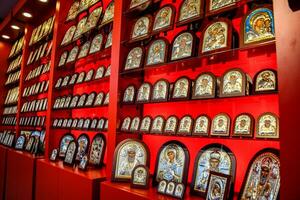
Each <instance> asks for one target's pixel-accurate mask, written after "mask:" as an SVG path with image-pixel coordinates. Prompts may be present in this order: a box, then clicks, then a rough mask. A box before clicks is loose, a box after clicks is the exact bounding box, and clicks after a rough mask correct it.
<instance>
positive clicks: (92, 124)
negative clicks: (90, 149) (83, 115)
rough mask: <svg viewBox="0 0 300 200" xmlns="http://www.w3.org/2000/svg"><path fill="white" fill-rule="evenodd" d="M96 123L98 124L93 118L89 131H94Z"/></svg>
mask: <svg viewBox="0 0 300 200" xmlns="http://www.w3.org/2000/svg"><path fill="white" fill-rule="evenodd" d="M97 123H98V119H97V118H95V119H93V121H92V122H91V127H90V128H91V129H92V130H93V129H96V127H97Z"/></svg>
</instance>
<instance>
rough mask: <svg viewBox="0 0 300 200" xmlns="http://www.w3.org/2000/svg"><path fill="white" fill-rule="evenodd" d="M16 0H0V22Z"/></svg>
mask: <svg viewBox="0 0 300 200" xmlns="http://www.w3.org/2000/svg"><path fill="white" fill-rule="evenodd" d="M17 1H18V0H0V22H2V20H3V18H5V16H6V15H7V14H8V13H9V11H10V10H11V8H12V7H13V5H15V3H16V2H17Z"/></svg>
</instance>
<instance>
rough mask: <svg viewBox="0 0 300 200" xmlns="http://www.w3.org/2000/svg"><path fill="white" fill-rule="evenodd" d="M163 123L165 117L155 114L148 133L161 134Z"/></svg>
mask: <svg viewBox="0 0 300 200" xmlns="http://www.w3.org/2000/svg"><path fill="white" fill-rule="evenodd" d="M164 125H165V119H164V117H163V116H157V117H155V118H154V119H153V122H152V126H151V130H150V133H157V134H162V133H163V128H164Z"/></svg>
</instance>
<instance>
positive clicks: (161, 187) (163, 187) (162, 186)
mask: <svg viewBox="0 0 300 200" xmlns="http://www.w3.org/2000/svg"><path fill="white" fill-rule="evenodd" d="M166 188H167V181H165V180H161V181H160V182H159V184H158V187H157V192H158V193H161V194H165V193H166Z"/></svg>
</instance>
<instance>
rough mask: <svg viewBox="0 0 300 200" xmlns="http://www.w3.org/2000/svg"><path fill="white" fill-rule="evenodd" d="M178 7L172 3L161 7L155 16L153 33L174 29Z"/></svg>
mask: <svg viewBox="0 0 300 200" xmlns="http://www.w3.org/2000/svg"><path fill="white" fill-rule="evenodd" d="M175 12H176V9H175V8H174V6H173V5H172V4H167V5H165V6H163V7H161V8H160V9H159V10H158V11H157V13H156V14H155V17H154V22H153V27H152V34H156V33H160V32H165V31H168V30H170V29H173V25H174V18H175Z"/></svg>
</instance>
